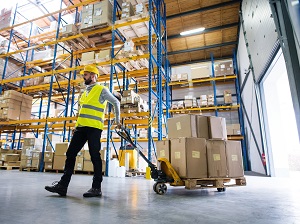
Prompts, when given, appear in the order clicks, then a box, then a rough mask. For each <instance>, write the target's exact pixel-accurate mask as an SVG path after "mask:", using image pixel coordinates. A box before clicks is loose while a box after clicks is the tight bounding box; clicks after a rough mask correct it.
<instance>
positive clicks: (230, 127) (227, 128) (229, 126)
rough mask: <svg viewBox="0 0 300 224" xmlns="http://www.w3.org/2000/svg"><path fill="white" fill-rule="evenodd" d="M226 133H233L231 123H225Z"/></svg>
mask: <svg viewBox="0 0 300 224" xmlns="http://www.w3.org/2000/svg"><path fill="white" fill-rule="evenodd" d="M226 131H227V135H233V128H232V125H231V124H227V125H226Z"/></svg>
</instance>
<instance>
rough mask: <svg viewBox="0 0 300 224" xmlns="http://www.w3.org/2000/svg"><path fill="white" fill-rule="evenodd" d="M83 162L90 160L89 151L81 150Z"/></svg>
mask: <svg viewBox="0 0 300 224" xmlns="http://www.w3.org/2000/svg"><path fill="white" fill-rule="evenodd" d="M83 160H91V155H90V152H89V150H83Z"/></svg>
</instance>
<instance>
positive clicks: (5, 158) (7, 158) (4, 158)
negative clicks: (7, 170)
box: [0, 153, 20, 162]
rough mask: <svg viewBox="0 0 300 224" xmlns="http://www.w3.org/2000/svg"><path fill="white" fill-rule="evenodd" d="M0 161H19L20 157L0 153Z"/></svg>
mask: <svg viewBox="0 0 300 224" xmlns="http://www.w3.org/2000/svg"><path fill="white" fill-rule="evenodd" d="M0 160H2V161H5V162H9V161H19V160H20V155H19V154H8V153H1V157H0Z"/></svg>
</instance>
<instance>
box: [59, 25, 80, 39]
mask: <svg viewBox="0 0 300 224" xmlns="http://www.w3.org/2000/svg"><path fill="white" fill-rule="evenodd" d="M77 32H78V27H77V26H76V25H75V24H66V25H65V26H63V27H62V29H61V36H63V37H65V36H71V35H75V34H76V33H77Z"/></svg>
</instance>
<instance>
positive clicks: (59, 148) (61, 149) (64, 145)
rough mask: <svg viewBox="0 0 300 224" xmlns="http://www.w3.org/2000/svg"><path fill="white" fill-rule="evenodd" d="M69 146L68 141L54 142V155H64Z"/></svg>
mask: <svg viewBox="0 0 300 224" xmlns="http://www.w3.org/2000/svg"><path fill="white" fill-rule="evenodd" d="M68 147H69V143H68V142H61V143H56V145H55V156H65V155H66V153H67V150H68Z"/></svg>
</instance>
